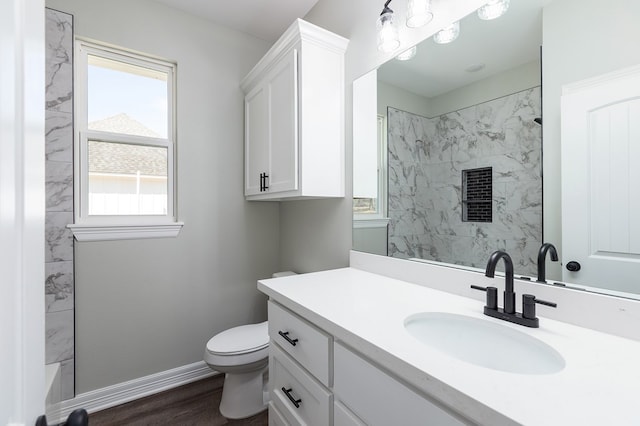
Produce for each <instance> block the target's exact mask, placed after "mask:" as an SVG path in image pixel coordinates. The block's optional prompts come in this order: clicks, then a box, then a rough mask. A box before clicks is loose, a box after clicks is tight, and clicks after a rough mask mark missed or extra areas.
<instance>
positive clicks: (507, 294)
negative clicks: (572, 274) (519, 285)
mask: <svg viewBox="0 0 640 426" xmlns="http://www.w3.org/2000/svg"><path fill="white" fill-rule="evenodd" d="M549 245H550V246H551V244H549ZM551 247H553V246H551ZM547 250H548V249H547ZM554 252H555V248H554ZM545 253H546V250H545ZM552 256H553V254H552ZM500 259H504V275H505V283H504V302H503V308H498V303H497V299H498V289H497V288H496V287H480V286H476V285H472V286H471V288H473V289H475V290H482V291H485V292H486V293H487V303H486V305H485V306H484V314H485V315H488V316H490V317H493V318H498V319H501V320H505V321H509V322H513V323H516V324H520V325H524V326H526V327H539V321H538V318H537V317H536V303H539V304H541V305H546V306H551V307H553V308H555V307H556V306H557V305H556V304H555V303H553V302H547V301H545V300H540V299H536V297H535V296H534V295H533V294H523V295H522V313H520V312H516V293H515V291H513V261H512V260H511V256H509V255H508V254H507V253H506V252H504V251H501V250H498V251H494V252H493V253H491V256H489V261H488V262H487V269H486V270H485V276H487V277H489V278H493V277H494V276H495V272H496V266H497V265H498V262H499V261H500Z"/></svg>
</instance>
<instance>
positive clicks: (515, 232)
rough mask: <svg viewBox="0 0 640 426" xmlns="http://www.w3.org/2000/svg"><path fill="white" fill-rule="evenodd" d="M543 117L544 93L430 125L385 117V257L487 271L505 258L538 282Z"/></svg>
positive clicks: (398, 113)
mask: <svg viewBox="0 0 640 426" xmlns="http://www.w3.org/2000/svg"><path fill="white" fill-rule="evenodd" d="M540 116H541V108H540V87H534V88H531V89H527V90H523V91H520V92H517V93H513V94H511V95H507V96H504V97H501V98H498V99H494V100H491V101H487V102H484V103H481V104H478V105H474V106H471V107H468V108H464V109H461V110H458V111H454V112H451V113H447V114H443V115H441V116H438V117H433V118H426V117H422V116H419V115H416V114H413V113H410V112H406V111H402V110H399V109H395V108H392V107H389V108H388V109H387V144H388V173H389V182H388V217H389V227H388V255H389V256H393V257H399V258H421V259H427V260H434V261H439V262H445V263H451V264H457V265H465V266H471V267H477V268H484V267H485V265H486V262H487V259H488V257H489V255H490V254H491V253H492V252H493V251H495V250H506V251H507V252H508V253H509V254H510V255H511V256H512V258H513V261H514V266H515V269H516V271H517V272H518V273H520V274H526V275H532V276H534V275H535V273H536V258H537V251H538V248H539V247H540V244H541V243H542V162H541V160H542V158H541V157H542V151H541V146H542V140H541V134H542V132H541V130H542V129H541V125H540V123H539V122H538V120H539V117H540ZM536 119H538V120H536Z"/></svg>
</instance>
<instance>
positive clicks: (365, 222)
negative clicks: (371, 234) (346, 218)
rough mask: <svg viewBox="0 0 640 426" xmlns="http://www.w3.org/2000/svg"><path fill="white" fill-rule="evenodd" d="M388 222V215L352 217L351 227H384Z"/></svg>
mask: <svg viewBox="0 0 640 426" xmlns="http://www.w3.org/2000/svg"><path fill="white" fill-rule="evenodd" d="M388 224H389V218H388V217H382V218H375V219H374V218H371V219H361V218H354V220H353V227H354V228H386V227H387V225H388Z"/></svg>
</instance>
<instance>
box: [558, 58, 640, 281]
mask: <svg viewBox="0 0 640 426" xmlns="http://www.w3.org/2000/svg"><path fill="white" fill-rule="evenodd" d="M562 247H563V254H562V259H563V266H564V268H563V280H564V281H567V282H572V283H580V284H584V285H597V286H598V287H604V288H608V289H612V290H618V291H625V292H633V293H640V276H639V275H638V273H639V272H640V67H636V68H634V69H627V70H622V71H620V72H617V73H612V74H608V75H605V76H602V77H600V78H597V79H594V80H590V81H587V82H583V83H577V84H575V85H570V86H567V87H565V88H564V91H563V96H562ZM570 262H576V263H573V264H570ZM577 264H579V265H580V267H579V270H576V269H577V268H576V267H577ZM570 269H573V270H570Z"/></svg>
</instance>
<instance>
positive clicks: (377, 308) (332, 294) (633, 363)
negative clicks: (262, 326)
mask: <svg viewBox="0 0 640 426" xmlns="http://www.w3.org/2000/svg"><path fill="white" fill-rule="evenodd" d="M258 289H259V290H260V291H262V292H263V293H265V294H267V295H268V296H270V297H271V298H272V299H274V300H276V301H277V302H279V303H280V304H282V305H284V306H285V307H287V308H289V309H291V310H293V311H294V312H296V313H298V314H299V315H301V316H302V317H304V318H306V319H308V320H309V321H310V322H312V323H315V324H316V325H317V326H319V327H320V328H322V329H324V330H325V331H327V332H328V333H330V334H332V335H333V336H335V338H336V339H338V340H341V341H343V342H345V343H346V344H347V345H348V346H351V347H352V348H354V349H355V350H356V351H358V352H360V353H362V354H363V355H364V356H365V357H367V358H369V359H371V360H372V361H373V362H375V363H377V364H378V365H381V366H384V367H385V368H386V369H387V370H389V371H392V372H393V373H394V374H395V375H396V376H397V377H398V378H400V379H401V380H403V381H405V382H407V383H409V384H410V385H412V386H413V387H415V388H416V389H418V390H420V391H421V392H423V393H425V394H426V395H429V396H431V397H432V398H435V399H437V400H439V401H440V402H442V403H443V404H444V405H446V406H449V407H451V408H452V409H453V410H454V411H457V412H459V413H461V414H462V415H463V416H465V417H467V418H468V419H471V420H472V421H474V422H476V423H479V424H485V425H491V426H494V425H499V424H514V423H519V424H525V425H544V426H550V425H616V426H619V425H640V409H638V406H637V405H638V404H639V403H640V342H637V341H634V340H629V339H625V338H621V337H616V336H613V335H609V334H605V333H601V332H597V331H593V330H590V329H586V328H582V327H578V326H575V325H570V324H567V323H563V322H559V321H554V320H551V319H547V318H544V317H543V316H540V314H541V313H542V309H539V310H538V316H539V317H540V328H527V327H523V326H519V325H515V324H511V323H508V322H506V321H501V320H497V319H494V318H490V317H488V316H485V315H484V314H483V313H482V310H483V303H482V302H478V301H477V300H472V299H469V298H466V297H461V296H457V295H453V294H450V293H446V292H442V291H438V290H433V289H430V288H428V287H424V286H420V285H416V284H410V283H407V282H404V281H400V280H396V279H392V278H388V277H384V276H381V275H377V274H372V273H369V272H365V271H362V270H359V269H354V268H343V269H336V270H331V271H324V272H316V273H311V274H303V275H297V276H290V277H284V278H276V279H268V280H261V281H259V282H258ZM515 290H516V292H517V291H518V288H516V289H515ZM518 297H519V296H518ZM501 299H502V297H501V296H500V297H499V305H500V306H502V300H501ZM420 312H449V313H456V314H461V315H467V316H470V317H476V318H479V319H482V320H486V321H491V322H496V323H499V324H501V325H503V326H505V327H510V328H513V329H515V330H518V331H520V332H523V333H526V334H529V335H531V336H534V337H536V338H537V339H539V340H541V341H543V342H545V343H547V344H548V345H550V346H552V347H553V348H554V349H556V350H557V351H558V352H559V353H560V354H561V355H562V357H563V358H564V359H565V361H566V366H565V368H564V369H563V370H562V371H560V372H558V373H555V374H546V375H525V374H514V373H507V372H501V371H496V370H492V369H488V368H484V367H479V366H476V365H473V364H469V363H466V362H464V361H460V360H458V359H456V358H453V357H451V356H448V355H446V354H443V353H441V352H439V351H437V350H435V349H432V348H430V347H428V346H426V345H425V344H423V343H421V342H420V341H418V340H417V339H415V338H414V337H413V336H411V335H410V334H409V333H408V332H407V331H406V330H405V328H404V321H405V319H406V318H407V317H408V316H409V315H412V314H415V313H420ZM584 314H585V315H589V307H588V306H585V307H584ZM638 326H640V324H638Z"/></svg>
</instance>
